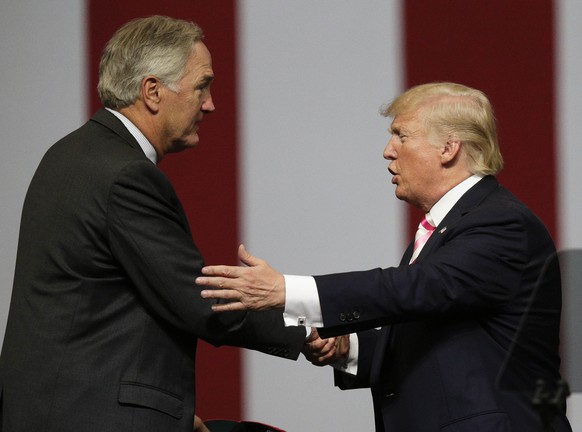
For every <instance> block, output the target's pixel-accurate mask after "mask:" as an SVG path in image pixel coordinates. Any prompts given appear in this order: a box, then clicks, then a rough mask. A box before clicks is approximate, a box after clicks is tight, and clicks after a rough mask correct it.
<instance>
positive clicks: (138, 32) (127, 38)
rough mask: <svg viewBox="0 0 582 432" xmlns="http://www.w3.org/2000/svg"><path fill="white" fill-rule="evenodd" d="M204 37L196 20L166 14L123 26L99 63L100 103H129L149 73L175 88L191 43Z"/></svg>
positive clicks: (116, 106) (121, 105)
mask: <svg viewBox="0 0 582 432" xmlns="http://www.w3.org/2000/svg"><path fill="white" fill-rule="evenodd" d="M203 38H204V33H203V32H202V29H201V28H200V27H199V26H198V25H196V24H195V23H193V22H188V21H183V20H179V19H174V18H170V17H165V16H158V15H156V16H151V17H147V18H138V19H135V20H132V21H130V22H128V23H127V24H125V25H123V26H122V27H120V28H119V29H118V30H117V31H116V32H115V34H114V35H113V37H112V38H111V40H110V41H109V42H108V43H107V46H106V47H105V50H104V51H103V56H102V57H101V61H100V63H99V84H98V85H97V91H98V93H99V97H100V98H101V102H102V103H103V105H104V106H105V107H107V108H111V109H120V108H125V107H128V106H130V105H132V104H133V103H134V102H135V101H136V100H137V99H138V98H139V95H140V85H141V82H142V80H143V79H144V78H145V77H146V76H148V75H153V76H156V77H157V78H159V79H160V81H161V82H162V83H163V84H165V85H166V86H168V87H169V88H170V89H171V90H173V91H176V90H177V88H178V82H179V81H180V80H181V79H182V77H183V76H184V73H185V67H186V63H187V62H188V59H189V57H190V55H191V54H192V50H193V49H194V44H195V43H196V42H198V41H201V40H202V39H203Z"/></svg>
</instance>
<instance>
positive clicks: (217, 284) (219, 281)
mask: <svg viewBox="0 0 582 432" xmlns="http://www.w3.org/2000/svg"><path fill="white" fill-rule="evenodd" d="M194 282H196V285H203V286H209V287H213V288H219V289H221V290H226V289H236V287H235V284H236V282H235V280H233V279H228V278H224V277H218V276H212V277H207V276H198V277H197V278H196V279H195V280H194Z"/></svg>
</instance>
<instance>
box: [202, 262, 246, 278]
mask: <svg viewBox="0 0 582 432" xmlns="http://www.w3.org/2000/svg"><path fill="white" fill-rule="evenodd" d="M240 270H241V268H240V267H237V266H227V265H214V266H206V267H202V273H203V274H205V275H207V276H222V277H225V278H236V277H238V276H240Z"/></svg>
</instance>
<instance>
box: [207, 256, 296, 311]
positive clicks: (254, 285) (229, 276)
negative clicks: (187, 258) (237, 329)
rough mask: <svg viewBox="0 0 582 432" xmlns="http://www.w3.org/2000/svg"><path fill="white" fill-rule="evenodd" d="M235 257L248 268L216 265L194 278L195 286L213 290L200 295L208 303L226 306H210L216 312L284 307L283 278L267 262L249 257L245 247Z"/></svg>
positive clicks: (208, 267)
mask: <svg viewBox="0 0 582 432" xmlns="http://www.w3.org/2000/svg"><path fill="white" fill-rule="evenodd" d="M238 257H239V259H240V260H241V262H242V263H243V264H245V265H246V266H247V267H241V266H227V265H215V266H207V267H204V268H203V269H202V274H203V275H204V276H200V277H197V278H196V283H197V284H198V285H204V286H208V287H212V288H213V289H209V290H208V289H207V290H203V291H202V292H201V293H200V295H201V296H202V297H203V298H209V299H224V300H228V302H227V303H221V304H216V305H213V306H212V310H214V311H215V312H226V311H236V310H266V309H276V308H284V307H285V278H284V276H283V275H282V274H281V273H279V272H278V271H276V270H275V269H273V268H272V267H271V266H270V265H269V264H267V262H266V261H264V260H262V259H259V258H257V257H254V256H252V255H251V254H250V253H248V252H247V250H246V249H245V247H244V245H240V246H239V248H238Z"/></svg>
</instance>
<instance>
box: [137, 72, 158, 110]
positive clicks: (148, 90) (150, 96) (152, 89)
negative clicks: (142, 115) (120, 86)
mask: <svg viewBox="0 0 582 432" xmlns="http://www.w3.org/2000/svg"><path fill="white" fill-rule="evenodd" d="M161 88H162V82H161V81H160V80H159V78H158V77H156V76H153V75H148V76H147V77H145V78H144V79H143V80H142V81H141V95H142V98H143V102H144V104H145V105H146V106H147V107H148V109H149V110H150V111H152V112H154V113H157V112H158V110H159V106H160V100H161V99H162V97H161V93H162V91H161Z"/></svg>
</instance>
